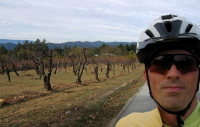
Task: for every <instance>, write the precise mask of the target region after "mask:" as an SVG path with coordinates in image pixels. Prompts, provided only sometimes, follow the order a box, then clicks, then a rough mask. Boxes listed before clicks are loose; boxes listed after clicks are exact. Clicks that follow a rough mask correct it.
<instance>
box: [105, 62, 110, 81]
mask: <svg viewBox="0 0 200 127" xmlns="http://www.w3.org/2000/svg"><path fill="white" fill-rule="evenodd" d="M109 72H110V63H107V68H106V78H109Z"/></svg>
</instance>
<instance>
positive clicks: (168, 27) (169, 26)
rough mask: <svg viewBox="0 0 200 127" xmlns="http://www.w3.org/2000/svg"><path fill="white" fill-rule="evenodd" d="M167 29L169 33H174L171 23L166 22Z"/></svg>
mask: <svg viewBox="0 0 200 127" xmlns="http://www.w3.org/2000/svg"><path fill="white" fill-rule="evenodd" d="M165 27H166V29H167V31H168V32H171V31H172V24H171V22H165Z"/></svg>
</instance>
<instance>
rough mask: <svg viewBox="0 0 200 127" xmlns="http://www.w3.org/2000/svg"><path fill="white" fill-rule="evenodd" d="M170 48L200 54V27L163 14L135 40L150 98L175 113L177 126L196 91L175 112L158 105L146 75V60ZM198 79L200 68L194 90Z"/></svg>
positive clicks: (182, 122) (180, 122)
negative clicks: (184, 105)
mask: <svg viewBox="0 0 200 127" xmlns="http://www.w3.org/2000/svg"><path fill="white" fill-rule="evenodd" d="M171 49H183V50H187V51H188V52H190V53H192V54H193V55H194V56H196V58H198V59H199V56H200V29H199V27H198V26H197V25H196V24H194V23H191V22H188V21H187V20H186V19H185V18H184V17H182V16H177V15H172V14H170V15H164V16H161V17H159V18H157V19H155V20H154V21H153V22H152V23H151V24H150V25H149V28H147V29H146V30H145V31H143V32H142V33H141V35H140V38H139V41H138V42H137V49H136V54H137V57H138V60H139V62H141V63H144V64H145V70H146V76H147V83H148V87H149V93H150V96H151V97H152V99H154V100H155V102H156V103H157V104H158V105H159V106H160V107H161V108H162V109H163V110H164V111H166V112H168V113H170V114H176V115H177V123H178V126H179V127H182V125H184V121H182V119H181V116H184V115H185V114H186V112H187V111H188V110H189V108H190V107H191V103H192V102H193V99H194V98H195V95H196V93H194V96H193V98H192V100H191V101H190V103H189V104H188V105H187V107H185V109H183V110H181V111H177V112H173V111H170V110H167V109H165V108H164V107H163V106H162V105H160V104H159V103H158V102H157V101H156V99H155V98H154V97H153V95H152V92H151V86H150V81H149V76H148V73H147V71H148V65H147V64H148V61H149V60H151V59H152V58H153V57H154V56H155V55H156V54H157V53H159V52H161V51H164V50H171ZM199 81H200V69H199V79H198V81H197V87H196V92H197V91H198V90H199Z"/></svg>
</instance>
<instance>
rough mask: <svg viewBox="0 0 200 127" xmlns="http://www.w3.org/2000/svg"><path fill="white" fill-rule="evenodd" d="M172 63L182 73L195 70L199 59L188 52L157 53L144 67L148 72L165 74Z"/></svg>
mask: <svg viewBox="0 0 200 127" xmlns="http://www.w3.org/2000/svg"><path fill="white" fill-rule="evenodd" d="M173 64H175V65H176V68H177V69H178V70H179V71H180V72H181V73H182V74H186V73H189V72H194V71H197V70H198V68H199V66H198V65H199V60H198V59H197V58H195V57H193V56H192V55H189V54H162V55H158V56H156V57H155V58H154V59H153V60H152V61H150V62H147V64H146V67H147V69H149V71H150V72H154V73H159V74H165V73H166V72H167V71H168V70H169V69H170V68H171V66H172V65H173Z"/></svg>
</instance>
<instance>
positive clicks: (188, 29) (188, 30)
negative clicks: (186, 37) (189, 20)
mask: <svg viewBox="0 0 200 127" xmlns="http://www.w3.org/2000/svg"><path fill="white" fill-rule="evenodd" d="M192 27H193V25H192V24H188V26H187V28H186V29H185V32H190V30H191V29H192Z"/></svg>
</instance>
